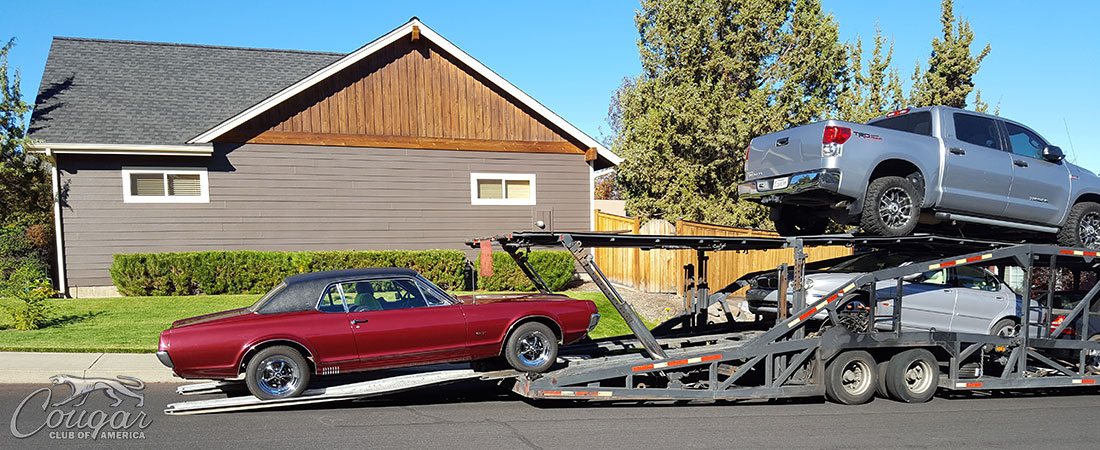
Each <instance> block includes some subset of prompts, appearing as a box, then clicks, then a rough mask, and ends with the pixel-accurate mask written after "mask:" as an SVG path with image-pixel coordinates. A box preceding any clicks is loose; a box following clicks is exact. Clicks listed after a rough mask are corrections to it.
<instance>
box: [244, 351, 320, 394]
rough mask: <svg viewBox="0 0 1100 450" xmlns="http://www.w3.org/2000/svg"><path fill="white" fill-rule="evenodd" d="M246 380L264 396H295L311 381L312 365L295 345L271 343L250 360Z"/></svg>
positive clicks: (254, 389) (253, 391)
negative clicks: (272, 344)
mask: <svg viewBox="0 0 1100 450" xmlns="http://www.w3.org/2000/svg"><path fill="white" fill-rule="evenodd" d="M245 384H247V385H248V390H249V391H250V392H252V395H255V396H256V397H257V398H259V399H262V400H271V399H277V398H290V397H295V396H297V395H298V394H301V393H302V391H304V390H305V388H306V385H307V384H309V365H308V364H307V363H306V360H305V358H302V355H301V354H300V353H298V351H297V350H294V349H293V348H290V347H285V346H281V345H280V346H275V347H268V348H265V349H263V350H261V351H260V352H259V353H257V354H256V356H254V357H252V359H251V360H250V361H249V362H248V367H247V369H245Z"/></svg>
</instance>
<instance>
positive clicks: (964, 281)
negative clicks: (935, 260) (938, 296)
mask: <svg viewBox="0 0 1100 450" xmlns="http://www.w3.org/2000/svg"><path fill="white" fill-rule="evenodd" d="M955 279H956V286H957V287H956V288H955V291H956V295H957V298H958V300H957V301H956V302H955V322H954V323H953V324H952V326H951V331H956V332H959V333H975V334H988V333H989V331H990V327H991V326H992V324H993V321H994V320H997V319H999V318H1001V317H1004V316H1005V315H1006V314H1012V313H1014V312H1015V310H1016V305H1015V301H1016V295H1015V294H1013V293H1012V291H1010V290H1009V289H1008V288H1007V287H1005V286H1004V285H1003V284H1002V283H1001V282H1000V280H998V279H997V277H996V276H995V275H993V274H992V273H989V271H987V270H985V269H982V268H981V267H977V266H957V267H955Z"/></svg>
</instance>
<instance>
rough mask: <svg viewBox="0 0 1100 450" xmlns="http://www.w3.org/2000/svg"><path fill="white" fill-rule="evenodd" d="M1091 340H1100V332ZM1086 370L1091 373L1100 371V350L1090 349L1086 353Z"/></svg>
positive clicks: (1090, 340) (1090, 339)
mask: <svg viewBox="0 0 1100 450" xmlns="http://www.w3.org/2000/svg"><path fill="white" fill-rule="evenodd" d="M1089 342H1100V334H1094V335H1092V337H1090V338H1089ZM1085 370H1086V371H1088V373H1091V374H1098V373H1100V350H1088V351H1087V353H1086V354H1085Z"/></svg>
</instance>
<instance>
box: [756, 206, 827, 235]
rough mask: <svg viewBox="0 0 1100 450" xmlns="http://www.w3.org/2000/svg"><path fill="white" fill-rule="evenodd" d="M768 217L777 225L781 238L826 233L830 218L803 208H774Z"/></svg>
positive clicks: (776, 228)
mask: <svg viewBox="0 0 1100 450" xmlns="http://www.w3.org/2000/svg"><path fill="white" fill-rule="evenodd" d="M768 217H769V218H770V219H771V220H772V222H773V223H775V231H776V232H778V233H779V235H780V236H810V235H816V234H823V233H825V228H826V227H828V226H829V218H828V217H822V216H819V215H817V213H815V212H814V210H812V209H810V208H806V207H801V206H790V205H782V206H773V207H772V209H771V211H769V213H768Z"/></svg>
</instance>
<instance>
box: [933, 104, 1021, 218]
mask: <svg viewBox="0 0 1100 450" xmlns="http://www.w3.org/2000/svg"><path fill="white" fill-rule="evenodd" d="M951 117H952V121H953V122H954V125H955V126H954V128H955V131H954V136H952V135H950V134H949V133H945V135H944V144H945V145H947V159H946V161H945V165H944V170H943V181H942V183H943V196H942V197H941V198H940V208H942V209H949V210H954V211H960V212H967V213H972V214H978V215H985V216H1000V215H1001V214H1002V213H1004V211H1005V207H1006V206H1007V205H1008V191H1009V187H1010V186H1011V184H1012V154H1010V153H1008V152H1006V151H1004V147H1003V145H1002V141H1001V136H1000V131H999V130H998V128H997V123H996V121H994V120H993V119H990V118H987V117H981V116H975V115H971V114H962V113H952V114H951Z"/></svg>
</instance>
